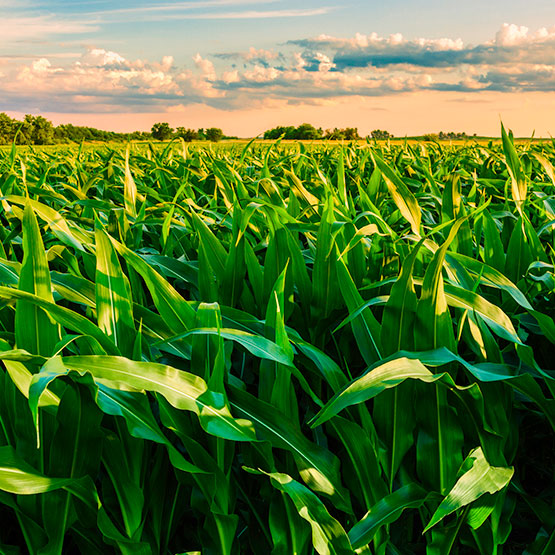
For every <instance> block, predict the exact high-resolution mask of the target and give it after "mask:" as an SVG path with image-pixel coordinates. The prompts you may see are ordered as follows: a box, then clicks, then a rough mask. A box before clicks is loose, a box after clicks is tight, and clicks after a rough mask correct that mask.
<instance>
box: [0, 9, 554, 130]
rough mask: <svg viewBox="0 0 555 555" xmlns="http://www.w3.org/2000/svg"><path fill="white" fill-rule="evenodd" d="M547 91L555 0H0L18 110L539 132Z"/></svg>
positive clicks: (0, 67) (61, 116)
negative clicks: (503, 122) (501, 126)
mask: <svg viewBox="0 0 555 555" xmlns="http://www.w3.org/2000/svg"><path fill="white" fill-rule="evenodd" d="M554 93H555V1H553V0H528V1H527V2H522V1H520V0H519V1H515V0H513V1H507V0H505V1H501V0H489V1H488V2H483V1H478V0H465V1H454V0H443V1H439V0H421V1H419V2H414V1H408V0H391V1H389V2H388V3H384V2H382V1H379V2H378V1H376V0H370V1H366V2H363V1H360V0H356V1H355V0H351V1H346V2H342V3H338V2H334V1H333V0H325V1H324V2H313V1H305V2H303V3H299V2H293V1H289V0H267V1H262V2H260V1H258V2H254V1H251V0H200V1H182V2H171V1H167V2H160V1H159V2H155V1H148V0H136V1H133V2H131V1H121V2H113V1H112V2H109V1H106V0H96V1H95V0H93V1H89V2H83V1H76V2H61V1H35V0H20V1H15V0H0V111H8V112H9V113H11V114H14V115H18V114H23V113H29V112H31V113H44V114H47V115H49V116H50V117H51V118H52V119H53V120H55V121H76V122H78V123H85V124H87V123H90V124H91V125H92V124H93V123H94V122H100V124H102V126H104V127H107V128H119V129H124V128H126V129H127V128H132V127H133V126H135V127H142V128H148V127H150V125H151V124H152V123H153V122H154V121H152V120H153V119H154V120H160V118H162V117H164V116H165V119H166V120H169V121H170V123H172V124H174V125H178V124H185V125H187V123H188V122H190V125H191V126H194V125H195V124H198V126H204V125H203V124H205V125H209V124H217V123H220V122H223V123H222V124H221V125H220V126H222V127H223V126H224V124H225V125H228V127H230V129H226V131H228V132H234V133H237V134H244V135H248V134H251V133H254V132H255V131H256V130H257V129H258V128H257V127H256V126H260V125H265V124H267V125H271V124H278V123H300V121H299V120H303V118H304V119H306V118H309V117H310V118H312V120H313V123H315V124H317V125H322V126H324V127H330V126H335V125H342V126H346V125H355V126H358V127H359V128H360V129H361V130H363V131H369V130H371V128H374V127H378V125H377V124H378V123H379V124H380V126H381V127H386V128H389V129H391V130H393V131H394V132H396V133H402V132H403V131H405V132H407V133H412V132H425V131H433V130H439V129H444V130H450V129H454V128H456V126H459V128H461V126H467V129H464V130H466V131H473V130H475V131H477V132H479V133H483V132H492V130H494V129H496V128H497V127H498V123H499V117H500V116H501V117H503V118H504V119H508V120H509V123H510V122H511V120H512V121H513V122H514V125H513V126H514V127H516V128H518V129H519V130H520V128H522V129H521V133H528V132H531V130H532V128H533V129H536V130H537V131H538V132H539V133H548V132H550V131H552V129H551V127H554V128H555V120H554V121H550V119H549V117H547V119H546V116H545V110H549V107H550V106H551V107H553V106H554V105H555V104H553V101H554V99H555V94H554ZM427 109H430V112H429V113H428V114H426V110H427ZM540 110H542V111H543V113H544V116H542V115H541V113H540ZM551 111H552V112H555V110H551ZM553 117H555V116H553ZM184 120H187V121H184ZM207 120H210V121H207ZM425 126H427V128H425ZM538 126H543V128H542V127H538ZM471 127H472V128H471ZM478 127H480V128H478ZM547 127H549V129H548V128H547ZM553 130H555V129H553Z"/></svg>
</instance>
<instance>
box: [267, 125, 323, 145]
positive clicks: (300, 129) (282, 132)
mask: <svg viewBox="0 0 555 555" xmlns="http://www.w3.org/2000/svg"><path fill="white" fill-rule="evenodd" d="M322 136H323V131H322V129H321V128H319V129H316V128H315V127H314V126H313V125H311V124H310V123H301V124H300V125H299V126H297V127H294V126H292V125H290V126H285V127H284V126H282V125H279V126H278V127H274V128H273V129H269V130H268V131H265V132H264V138H265V139H279V138H280V137H282V138H283V139H296V140H299V141H310V140H314V139H321V138H322Z"/></svg>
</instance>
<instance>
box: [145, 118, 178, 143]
mask: <svg viewBox="0 0 555 555" xmlns="http://www.w3.org/2000/svg"><path fill="white" fill-rule="evenodd" d="M150 132H151V133H152V137H153V138H154V139H156V140H157V141H167V140H168V139H171V137H172V135H173V129H172V128H171V127H170V124H169V123H167V122H165V121H164V122H160V123H155V124H154V125H153V126H152V129H151V130H150Z"/></svg>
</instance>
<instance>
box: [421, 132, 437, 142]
mask: <svg viewBox="0 0 555 555" xmlns="http://www.w3.org/2000/svg"><path fill="white" fill-rule="evenodd" d="M422 139H423V140H424V141H437V140H438V139H439V135H438V134H437V133H426V134H425V135H422Z"/></svg>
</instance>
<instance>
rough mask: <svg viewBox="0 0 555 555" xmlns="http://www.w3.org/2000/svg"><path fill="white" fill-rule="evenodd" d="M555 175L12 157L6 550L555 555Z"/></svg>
mask: <svg viewBox="0 0 555 555" xmlns="http://www.w3.org/2000/svg"><path fill="white" fill-rule="evenodd" d="M27 121H28V123H29V122H30V123H29V124H30V125H31V123H32V124H36V119H33V120H27ZM37 125H38V124H37ZM41 125H42V124H41ZM166 125H167V124H166ZM167 127H168V128H169V125H167ZM300 127H301V128H302V129H301V132H302V133H303V134H304V135H303V136H304V137H305V138H307V137H311V136H312V135H313V134H314V128H311V126H300ZM4 129H7V130H9V132H10V133H13V134H14V135H15V131H16V130H17V129H16V130H14V129H13V127H12V120H10V118H7V117H3V116H2V115H0V132H1V131H2V130H4ZM276 129H277V131H275V133H278V135H277V136H285V137H286V138H287V133H288V132H289V131H290V130H288V129H287V128H276ZM290 129H292V130H293V131H294V132H295V133H296V132H297V131H298V130H299V128H290ZM166 131H167V129H166ZM170 131H171V130H170ZM217 131H219V130H217ZM315 131H316V132H317V134H318V136H321V135H322V133H321V130H315ZM340 131H344V130H340ZM22 132H23V127H22V128H21V130H20V133H22ZM354 132H356V130H354ZM354 132H353V133H354ZM25 133H27V131H25ZM212 133H213V130H211V129H201V130H199V131H198V132H193V131H192V130H188V129H184V128H178V129H177V135H178V136H179V137H181V138H182V139H183V140H184V141H188V140H189V138H192V135H193V134H195V137H194V138H195V140H196V139H200V138H205V139H209V140H215V139H216V138H217V135H218V134H215V135H212ZM214 133H215V132H214ZM380 133H381V132H380ZM170 134H171V133H170ZM28 136H29V135H26V134H24V133H22V137H28ZM211 137H212V138H211ZM165 138H170V137H165ZM343 138H345V136H343ZM374 138H383V137H381V136H380V137H374ZM22 140H23V139H22ZM191 140H192V139H191ZM554 163H555V146H554V145H553V143H533V144H528V145H526V146H524V147H520V146H518V145H515V144H514V140H513V137H512V134H511V133H510V132H505V130H504V129H503V130H502V144H501V145H499V146H493V145H492V146H490V147H488V148H486V147H484V146H480V145H478V144H466V145H465V146H462V147H452V146H445V145H444V144H440V143H438V142H432V143H430V144H422V143H421V144H417V145H415V146H412V145H410V144H408V143H405V144H398V145H393V144H390V143H389V142H386V143H378V142H374V141H367V142H365V143H355V142H351V143H348V144H344V145H341V146H337V145H332V144H330V143H324V144H320V145H307V144H306V143H305V144H301V145H299V144H280V143H274V144H271V145H267V144H260V143H256V142H252V143H249V144H248V145H243V144H232V145H229V144H228V145H214V144H208V143H206V142H205V143H203V144H194V145H184V144H183V142H182V141H180V140H177V141H173V142H171V143H170V144H166V145H160V144H146V145H134V146H133V145H130V146H127V147H124V148H112V149H109V148H106V147H102V148H86V147H79V148H77V147H56V148H54V149H52V148H49V149H42V148H34V149H32V150H31V149H27V148H25V149H19V148H17V147H16V146H15V145H14V146H13V148H11V149H10V148H9V147H8V148H3V149H0V197H1V198H0V517H1V518H2V526H1V527H0V552H2V553H7V554H11V553H14V554H15V553H32V554H35V553H36V554H54V555H57V554H62V553H87V554H88V553H91V554H112V553H114V554H115V553H124V554H128V553H129V554H131V553H144V554H164V555H165V554H173V553H188V552H193V553H194V552H201V553H203V554H205V553H206V554H230V555H231V554H233V555H235V554H240V553H275V554H289V553H296V554H299V555H313V554H314V553H318V554H333V553H337V554H347V553H355V552H356V553H376V554H381V555H385V554H389V553H407V554H412V553H429V554H438V555H439V554H441V555H449V554H452V555H455V554H460V555H462V554H464V553H479V554H482V555H501V553H506V554H513V553H514V554H517V553H518V554H521V553H530V554H532V553H538V554H540V553H541V554H545V555H548V554H549V553H552V552H553V546H554V544H555V518H554V516H553V514H554V511H553V507H554V506H555V505H554V503H555V501H554V476H553V466H554V464H555V454H554V450H553V441H554V435H553V432H554V428H555V398H554V397H555V368H554V365H553V357H552V352H553V345H554V344H555V323H554V320H553V318H554V317H555V308H554V307H555V271H554V266H555V256H554V251H553V241H554V239H555V236H554V231H555V226H554V225H553V222H554V220H555V193H554V181H553V179H554V170H553V164H554Z"/></svg>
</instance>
